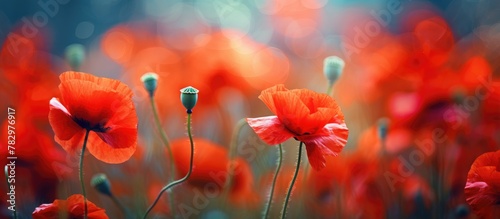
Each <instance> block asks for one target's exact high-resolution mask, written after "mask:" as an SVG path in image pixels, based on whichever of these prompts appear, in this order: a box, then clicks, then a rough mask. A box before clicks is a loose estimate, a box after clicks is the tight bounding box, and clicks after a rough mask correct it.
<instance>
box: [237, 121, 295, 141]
mask: <svg viewBox="0 0 500 219" xmlns="http://www.w3.org/2000/svg"><path fill="white" fill-rule="evenodd" d="M246 120H247V122H248V125H249V126H250V127H252V129H253V130H254V131H255V133H257V135H258V136H259V138H260V139H262V141H264V142H265V143H266V144H269V145H276V144H280V143H283V142H285V141H286V140H288V139H290V138H291V137H293V136H294V135H293V133H291V132H290V131H288V129H287V128H286V127H285V126H284V125H283V124H282V123H281V121H280V120H279V119H278V117H277V116H266V117H259V118H247V119H246Z"/></svg>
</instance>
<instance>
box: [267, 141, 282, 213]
mask: <svg viewBox="0 0 500 219" xmlns="http://www.w3.org/2000/svg"><path fill="white" fill-rule="evenodd" d="M278 148H279V152H280V153H279V160H278V167H277V168H276V172H275V173H274V177H273V184H272V185H271V194H269V200H268V201H267V205H266V213H265V214H264V219H266V218H267V215H269V209H271V203H272V202H273V194H274V187H275V185H276V179H277V178H278V173H279V172H280V169H281V162H282V161H283V148H282V146H281V144H279V145H278Z"/></svg>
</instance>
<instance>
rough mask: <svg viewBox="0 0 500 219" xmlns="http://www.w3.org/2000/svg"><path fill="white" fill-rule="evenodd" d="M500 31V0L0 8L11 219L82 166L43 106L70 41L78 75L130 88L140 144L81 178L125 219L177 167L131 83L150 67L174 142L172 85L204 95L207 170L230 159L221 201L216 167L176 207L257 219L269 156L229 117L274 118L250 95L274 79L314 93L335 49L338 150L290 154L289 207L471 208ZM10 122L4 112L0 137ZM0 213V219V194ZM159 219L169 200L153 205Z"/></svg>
mask: <svg viewBox="0 0 500 219" xmlns="http://www.w3.org/2000/svg"><path fill="white" fill-rule="evenodd" d="M499 39H500V2H499V1H494V0H453V1H420V0H349V1H347V0H332V1H328V0H215V1H206V0H190V1H177V0H163V1H162V0H148V1H124V0H89V1H76V0H39V1H25V0H22V1H2V2H1V3H0V42H2V45H3V46H2V53H1V54H0V55H1V56H0V58H1V60H0V74H1V75H0V80H1V81H0V84H1V88H0V91H1V93H0V97H1V104H0V105H1V107H2V108H7V107H14V108H15V109H16V111H17V117H16V118H17V124H18V125H19V128H18V132H17V136H18V138H19V140H18V141H17V153H18V155H19V164H18V165H19V172H18V174H17V178H18V179H19V183H18V184H16V185H19V187H18V190H17V191H16V192H18V193H20V191H23V192H22V193H23V195H22V197H21V196H20V195H19V196H18V201H19V202H18V203H19V204H18V209H19V211H20V215H21V217H19V218H29V217H30V215H31V212H33V210H34V209H35V208H36V207H37V206H39V205H40V204H42V203H51V202H52V201H53V200H54V199H66V198H67V197H68V196H69V195H71V194H76V193H79V191H80V188H79V183H78V181H77V180H78V177H77V171H76V170H77V166H75V165H76V163H75V159H76V158H75V156H73V155H68V154H66V152H65V151H63V150H62V149H61V147H60V146H59V145H58V144H57V143H55V142H54V140H53V132H52V130H51V128H50V125H49V124H48V121H47V114H48V103H49V100H50V98H52V97H59V95H60V94H59V91H58V88H57V86H58V84H59V80H58V78H57V77H58V75H60V74H61V73H62V72H64V71H68V70H70V69H71V68H70V66H69V65H68V63H67V62H66V61H65V58H64V56H65V52H66V48H67V47H68V46H69V45H71V44H75V43H76V44H81V45H83V46H84V48H85V53H86V55H85V57H86V58H85V60H84V61H83V62H82V65H81V66H80V71H83V72H87V73H91V74H94V75H96V76H102V77H109V78H114V79H118V80H121V81H123V82H124V83H126V84H127V85H129V86H130V87H131V89H132V90H133V92H134V97H133V98H134V103H135V104H136V108H137V112H138V117H139V139H140V141H139V147H138V149H137V152H136V154H135V155H134V157H133V158H131V160H129V161H127V162H126V163H124V164H120V165H109V164H104V163H102V162H100V161H98V160H96V159H95V158H93V157H92V156H86V159H87V160H86V162H87V161H88V165H87V167H86V178H88V180H87V181H90V178H91V177H92V175H93V174H95V173H98V172H104V173H106V174H107V175H108V177H109V178H110V181H111V182H112V185H113V189H114V190H115V193H116V194H117V196H118V197H119V198H120V199H121V201H122V202H123V203H124V205H125V206H127V208H129V209H130V211H131V212H134V213H132V216H130V217H131V218H135V217H136V216H139V215H142V213H143V212H144V211H145V209H146V207H147V206H148V205H149V204H150V203H151V202H152V200H153V198H154V197H155V195H156V194H157V192H158V191H159V189H160V188H161V186H162V185H164V184H165V182H166V181H167V180H168V179H169V177H168V176H169V174H174V173H171V172H169V171H168V168H167V167H168V166H169V165H170V164H169V163H170V161H169V160H168V159H165V157H166V156H167V155H166V154H165V153H163V146H162V143H161V141H160V137H159V134H158V131H157V130H156V129H155V128H154V127H155V126H154V124H153V123H154V121H153V118H152V112H151V107H150V103H149V99H148V98H147V92H146V90H145V89H144V88H143V86H142V83H141V81H140V80H139V78H140V77H141V76H142V75H143V74H144V73H146V72H156V73H157V74H158V75H159V76H160V78H159V81H158V83H159V84H158V90H157V95H156V96H155V100H156V102H157V105H158V108H159V112H160V118H161V123H162V127H163V128H164V130H165V131H166V133H168V135H169V138H170V139H171V140H173V141H175V140H179V139H183V138H185V137H186V130H185V127H184V126H185V114H184V111H183V107H182V105H181V103H180V101H179V89H181V88H183V87H186V86H188V85H191V86H194V87H196V88H198V89H199V90H200V101H199V103H198V105H197V107H196V108H195V111H194V112H195V113H194V116H193V117H194V118H193V128H194V133H195V136H196V137H197V138H200V139H201V138H203V139H205V140H208V141H210V143H207V144H206V145H210V144H215V147H216V148H223V149H224V151H223V152H220V151H218V149H217V150H216V149H214V151H212V152H207V154H210V153H215V154H218V155H221V156H225V157H226V158H225V159H221V161H220V162H222V163H221V164H220V165H216V166H214V168H220V171H221V172H222V173H227V169H226V168H225V167H226V165H227V163H230V160H231V159H232V158H231V157H229V156H230V154H233V153H234V156H235V157H237V158H238V159H241V163H242V164H241V169H243V171H239V172H238V171H237V172H238V174H235V178H236V180H235V182H234V185H232V187H231V188H229V190H230V193H232V194H231V195H230V196H229V197H231V199H230V200H229V199H228V198H227V197H223V195H220V194H222V193H217V195H213V196H212V195H206V194H205V196H203V194H204V193H203V191H204V190H203V188H207V187H206V185H207V184H209V183H212V182H215V183H216V185H217V186H218V187H217V186H216V187H217V189H220V190H223V189H224V188H223V186H224V185H225V180H223V182H219V181H218V180H217V179H218V178H217V177H215V178H214V177H213V176H200V179H203V180H199V181H197V182H191V185H190V186H184V187H181V188H179V189H178V190H177V191H176V193H178V194H179V195H177V196H176V198H175V200H176V202H177V203H184V204H186V205H187V206H189V207H190V208H187V207H186V206H183V207H179V205H178V206H177V211H181V212H182V211H183V209H184V213H183V214H179V215H180V216H179V217H180V218H187V217H191V218H235V217H236V218H241V217H248V218H255V217H260V216H261V214H262V213H261V212H262V210H263V207H264V203H265V202H266V200H267V197H268V196H267V192H268V189H269V187H270V181H271V177H272V174H273V173H274V170H275V168H276V159H277V151H276V147H272V146H267V145H265V144H264V143H263V142H261V141H260V140H259V139H258V137H257V136H256V135H255V134H254V133H253V131H252V130H251V129H250V128H249V127H248V126H243V127H242V128H241V129H238V130H237V131H234V127H235V126H236V124H237V123H238V121H239V120H240V119H242V118H246V117H258V116H267V115H271V112H270V111H269V110H268V109H267V108H266V107H265V105H264V104H263V103H262V102H261V101H260V100H259V99H258V98H257V97H258V95H259V94H260V92H261V91H262V90H263V89H265V88H268V87H271V86H273V85H275V84H281V83H282V84H285V85H286V87H287V88H289V89H297V88H308V89H311V90H314V91H316V92H321V93H323V92H325V91H326V90H327V89H328V80H327V79H326V78H325V77H324V75H323V60H324V59H325V58H326V57H328V56H333V55H334V56H338V57H340V58H342V59H344V61H345V63H346V65H345V69H344V72H343V74H342V76H341V77H340V78H339V79H338V80H337V81H336V82H335V84H334V85H333V96H334V98H335V99H336V101H337V103H338V104H339V105H340V106H341V108H342V111H343V113H344V115H345V120H346V124H347V127H348V128H349V131H350V133H349V139H348V143H347V146H346V148H345V149H344V151H343V152H342V153H341V155H340V156H339V157H338V158H335V159H334V158H332V159H329V160H328V165H327V168H326V169H325V170H323V171H319V172H315V171H314V170H311V169H307V168H306V167H305V166H307V165H308V164H307V162H306V161H303V162H302V164H303V166H304V168H303V171H302V172H301V174H300V175H299V181H300V180H302V181H300V183H298V185H297V188H298V189H297V192H296V193H294V194H295V195H296V197H295V198H292V199H291V207H290V212H289V214H290V216H292V215H297V217H305V216H308V217H311V218H400V217H406V218H430V217H432V218H444V217H446V218H476V216H477V212H473V211H472V210H471V208H470V206H469V205H468V204H467V202H466V198H465V196H464V191H463V189H464V186H465V182H466V180H467V173H468V171H469V169H470V166H471V164H472V163H473V161H474V159H475V158H476V157H477V156H479V155H480V154H482V153H484V152H488V151H494V150H497V149H498V148H499V147H498V146H499V143H500V138H499V137H498V136H500V133H499V129H498V125H500V122H499V121H498V118H500V117H499V115H500V113H499V110H500V107H498V106H500V104H499V97H498V92H499V91H498V90H500V89H498V88H496V87H498V85H497V83H498V82H495V81H497V80H498V75H499V74H500V73H499V71H500V65H499V64H498V60H499V58H500V47H499V45H500V44H499ZM6 118H7V114H5V115H0V119H1V121H2V124H4V125H3V126H2V130H6ZM381 119H382V120H381ZM386 127H388V128H387V131H386V132H383V134H382V135H381V134H380V133H381V128H382V129H384V128H386ZM235 133H236V134H235ZM1 135H2V136H5V135H6V131H3V133H1ZM234 136H236V137H234ZM5 138H6V137H5ZM5 138H3V139H5ZM234 139H236V143H235V145H234V148H233V149H231V147H230V145H231V144H233V143H232V142H233V141H234ZM2 141H3V140H2ZM0 144H2V149H1V150H2V151H1V154H2V155H1V156H2V157H0V159H1V160H2V162H4V161H5V162H6V160H5V159H6V157H7V155H6V153H7V151H6V147H4V146H5V142H1V143H0ZM201 145H205V144H204V143H203V144H201ZM297 145H298V144H297V142H295V141H293V140H290V141H289V142H287V143H286V144H285V145H284V148H285V161H284V162H285V163H284V167H283V168H282V174H280V178H279V180H278V188H277V190H276V191H275V193H276V195H275V199H274V200H275V201H274V202H273V203H274V204H273V207H272V210H271V216H272V218H274V217H278V215H279V210H280V208H281V202H282V201H281V200H283V197H284V193H285V189H286V188H287V186H288V183H289V181H290V179H291V175H292V170H293V167H294V163H295V160H296V154H297ZM179 147H182V146H179ZM206 148H211V146H206ZM179 150H180V151H183V150H182V149H179ZM179 150H178V151H179ZM206 150H209V151H211V150H212V149H206ZM157 152H160V153H157ZM179 153H181V152H179ZM4 155H5V156H4ZM214 156H215V155H214ZM179 157H182V156H180V155H179ZM179 157H177V156H176V159H175V161H174V163H175V165H176V166H177V167H178V166H182V164H183V160H182V158H179ZM205 159H207V160H208V161H207V162H214V161H213V160H210V159H209V158H205ZM306 160H307V159H306ZM200 162H201V161H200ZM218 162H219V161H218ZM200 165H201V164H200ZM177 172H180V170H178V171H177ZM1 186H2V191H3V190H4V189H3V188H7V186H6V183H5V182H3V183H2V184H1ZM89 187H90V184H89ZM219 187H220V188H219ZM226 189H227V188H226ZM181 190H182V192H181ZM200 191H201V192H202V193H200ZM199 194H202V195H201V196H200V195H199ZM4 196H5V193H3V195H2V197H4ZM200 197H205V199H203V198H201V199H200ZM6 199H7V197H6V196H5V197H4V199H3V200H6ZM89 200H91V201H92V202H94V203H96V205H98V206H100V207H102V208H104V209H106V211H107V213H108V215H109V216H110V218H124V217H125V216H124V215H125V213H123V212H121V211H120V209H119V207H117V206H115V205H114V204H113V202H111V201H110V199H109V198H108V197H105V196H103V195H100V194H98V193H97V192H95V191H94V190H92V192H89ZM204 200H207V201H206V203H207V204H206V205H205V201H204ZM228 200H229V201H228ZM200 203H201V204H200ZM227 203H230V204H227ZM0 205H1V207H2V209H0V214H1V215H2V217H8V215H10V212H9V211H8V210H6V209H7V208H6V207H4V205H6V203H5V202H2V203H1V204H0ZM200 206H201V207H200ZM360 208H361V209H364V210H359V209H360ZM186 209H187V210H186ZM186 212H187V213H186ZM170 213H171V211H170V209H169V207H168V205H167V204H166V202H165V203H163V205H162V206H159V207H157V211H156V212H155V215H156V218H165V217H167V215H169V214H170ZM291 218H294V217H291Z"/></svg>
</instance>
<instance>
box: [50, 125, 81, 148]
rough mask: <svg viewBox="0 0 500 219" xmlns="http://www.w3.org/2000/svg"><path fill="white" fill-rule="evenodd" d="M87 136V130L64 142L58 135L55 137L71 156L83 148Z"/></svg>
mask: <svg viewBox="0 0 500 219" xmlns="http://www.w3.org/2000/svg"><path fill="white" fill-rule="evenodd" d="M84 136H85V130H84V129H80V131H79V132H77V133H75V135H73V137H71V138H70V139H68V140H62V139H60V138H59V137H58V136H57V135H55V137H54V140H55V141H56V142H57V143H58V144H60V145H61V147H62V148H63V149H64V150H65V151H67V152H68V153H70V154H74V153H75V151H76V150H78V149H79V148H81V147H82V146H83V137H84Z"/></svg>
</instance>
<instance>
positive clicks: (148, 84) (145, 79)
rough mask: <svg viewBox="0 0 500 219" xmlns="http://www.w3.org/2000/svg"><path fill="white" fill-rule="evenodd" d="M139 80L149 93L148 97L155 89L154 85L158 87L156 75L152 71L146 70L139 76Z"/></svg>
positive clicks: (151, 95)
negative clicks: (146, 71)
mask: <svg viewBox="0 0 500 219" xmlns="http://www.w3.org/2000/svg"><path fill="white" fill-rule="evenodd" d="M141 81H142V83H143V84H144V87H145V88H146V90H147V91H148V93H149V96H150V97H153V96H154V93H155V91H156V87H158V75H157V74H156V73H154V72H148V73H146V74H144V75H142V77H141Z"/></svg>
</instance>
